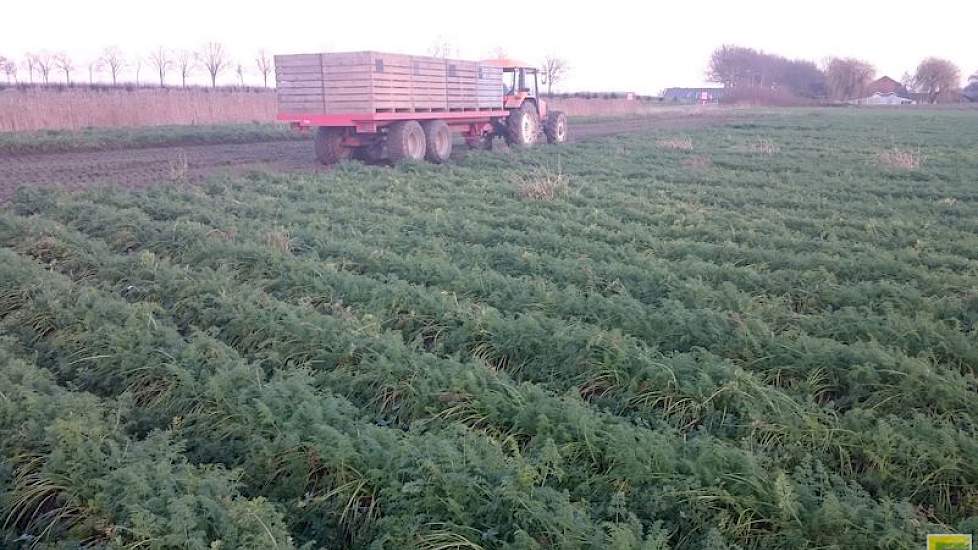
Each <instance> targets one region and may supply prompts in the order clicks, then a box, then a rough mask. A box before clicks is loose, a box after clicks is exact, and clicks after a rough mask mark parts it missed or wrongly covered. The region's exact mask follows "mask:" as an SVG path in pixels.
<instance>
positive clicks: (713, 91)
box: [662, 88, 726, 104]
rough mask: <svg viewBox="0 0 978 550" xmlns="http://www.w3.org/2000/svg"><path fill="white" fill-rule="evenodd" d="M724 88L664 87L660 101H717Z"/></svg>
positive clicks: (721, 95) (687, 102) (689, 102)
mask: <svg viewBox="0 0 978 550" xmlns="http://www.w3.org/2000/svg"><path fill="white" fill-rule="evenodd" d="M725 91H726V90H725V89H724V88H666V91H665V92H663V93H662V101H664V102H666V103H685V104H695V103H719V102H720V99H721V98H722V97H723V94H724V92H725Z"/></svg>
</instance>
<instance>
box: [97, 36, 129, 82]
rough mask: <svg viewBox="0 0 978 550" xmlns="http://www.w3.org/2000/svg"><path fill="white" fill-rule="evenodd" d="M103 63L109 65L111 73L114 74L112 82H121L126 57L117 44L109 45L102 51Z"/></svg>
mask: <svg viewBox="0 0 978 550" xmlns="http://www.w3.org/2000/svg"><path fill="white" fill-rule="evenodd" d="M101 60H102V65H103V66H105V67H108V69H109V74H110V75H112V84H113V85H115V84H118V83H119V73H121V72H122V69H123V68H124V67H125V66H126V59H125V57H123V55H122V50H120V49H119V48H118V47H116V46H109V47H108V48H105V50H104V51H103V52H102V59H101Z"/></svg>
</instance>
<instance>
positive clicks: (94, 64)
mask: <svg viewBox="0 0 978 550" xmlns="http://www.w3.org/2000/svg"><path fill="white" fill-rule="evenodd" d="M104 69H105V64H104V63H103V62H102V59H101V58H99V59H93V60H92V61H89V62H88V83H89V84H91V85H94V84H95V75H97V74H99V73H101V72H102V71H103V70H104Z"/></svg>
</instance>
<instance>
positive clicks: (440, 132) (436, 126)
mask: <svg viewBox="0 0 978 550" xmlns="http://www.w3.org/2000/svg"><path fill="white" fill-rule="evenodd" d="M423 126H424V140H425V143H426V144H427V152H426V153H425V158H426V159H428V160H430V161H431V162H434V163H435V164H441V163H443V162H445V161H447V160H448V157H450V156H452V145H453V144H452V131H451V130H450V129H449V128H448V124H445V121H443V120H429V121H427V122H425V123H424V125H423Z"/></svg>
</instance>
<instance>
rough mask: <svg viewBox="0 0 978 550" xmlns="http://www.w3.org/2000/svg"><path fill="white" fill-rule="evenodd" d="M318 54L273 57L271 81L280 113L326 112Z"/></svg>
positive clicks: (320, 58) (321, 68)
mask: <svg viewBox="0 0 978 550" xmlns="http://www.w3.org/2000/svg"><path fill="white" fill-rule="evenodd" d="M322 75H323V67H322V55H320V54H295V55H276V56H275V82H276V83H277V84H276V95H277V97H278V110H279V112H280V113H311V114H325V113H326V91H325V89H324V88H323V76H322Z"/></svg>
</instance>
